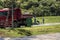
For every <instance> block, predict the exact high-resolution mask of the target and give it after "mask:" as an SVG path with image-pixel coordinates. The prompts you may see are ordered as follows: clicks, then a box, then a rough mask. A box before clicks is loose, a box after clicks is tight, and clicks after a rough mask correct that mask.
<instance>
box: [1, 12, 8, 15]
mask: <svg viewBox="0 0 60 40" xmlns="http://www.w3.org/2000/svg"><path fill="white" fill-rule="evenodd" d="M7 14H8V13H7V12H0V16H7Z"/></svg>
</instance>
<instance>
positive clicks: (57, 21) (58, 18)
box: [33, 16, 60, 23]
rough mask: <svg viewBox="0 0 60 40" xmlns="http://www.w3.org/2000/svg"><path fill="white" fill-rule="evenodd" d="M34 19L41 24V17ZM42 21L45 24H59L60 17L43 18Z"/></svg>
mask: <svg viewBox="0 0 60 40" xmlns="http://www.w3.org/2000/svg"><path fill="white" fill-rule="evenodd" d="M33 19H34V18H33ZM36 19H37V20H38V21H39V22H40V23H42V17H37V18H36ZM44 20H45V23H59V22H60V16H45V17H44Z"/></svg>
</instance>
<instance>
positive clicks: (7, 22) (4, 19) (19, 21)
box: [0, 8, 32, 27]
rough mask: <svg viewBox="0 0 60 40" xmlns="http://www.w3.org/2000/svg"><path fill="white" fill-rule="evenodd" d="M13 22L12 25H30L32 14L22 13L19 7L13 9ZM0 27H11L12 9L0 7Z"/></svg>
mask: <svg viewBox="0 0 60 40" xmlns="http://www.w3.org/2000/svg"><path fill="white" fill-rule="evenodd" d="M13 10H14V11H13V24H14V27H20V26H21V25H25V26H31V25H32V15H31V14H22V12H21V9H19V8H14V9H13ZM0 27H12V10H11V9H9V8H4V9H0Z"/></svg>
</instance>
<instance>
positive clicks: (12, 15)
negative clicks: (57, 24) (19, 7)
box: [12, 1, 14, 28]
mask: <svg viewBox="0 0 60 40" xmlns="http://www.w3.org/2000/svg"><path fill="white" fill-rule="evenodd" d="M13 21H14V15H13V1H12V28H13V27H14V23H13Z"/></svg>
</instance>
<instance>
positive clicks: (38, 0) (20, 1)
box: [0, 0, 60, 16]
mask: <svg viewBox="0 0 60 40" xmlns="http://www.w3.org/2000/svg"><path fill="white" fill-rule="evenodd" d="M3 4H4V5H3ZM12 4H14V7H18V6H19V7H20V8H21V9H22V11H23V12H24V11H25V10H27V11H28V10H29V11H28V12H32V14H34V13H35V14H36V16H42V15H44V16H59V15H60V1H59V0H14V2H12V0H6V1H2V2H1V0H0V7H11V5H12ZM35 10H37V11H35Z"/></svg>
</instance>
